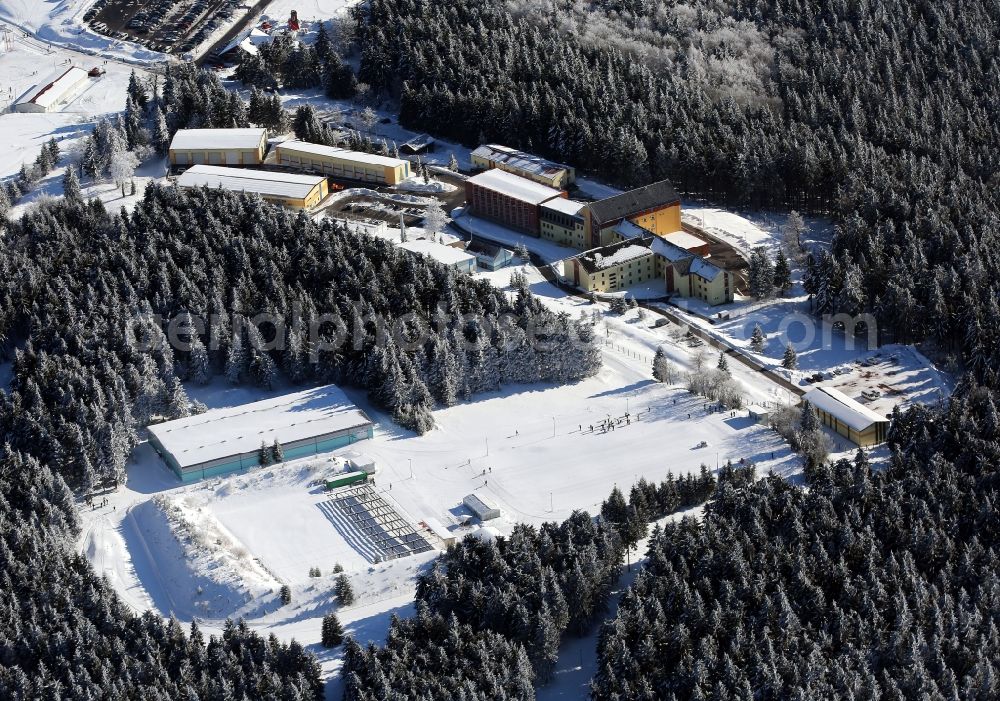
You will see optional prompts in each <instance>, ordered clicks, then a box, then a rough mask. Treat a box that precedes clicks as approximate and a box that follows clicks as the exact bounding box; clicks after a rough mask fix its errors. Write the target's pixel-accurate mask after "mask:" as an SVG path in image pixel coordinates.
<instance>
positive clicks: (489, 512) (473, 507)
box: [462, 494, 500, 521]
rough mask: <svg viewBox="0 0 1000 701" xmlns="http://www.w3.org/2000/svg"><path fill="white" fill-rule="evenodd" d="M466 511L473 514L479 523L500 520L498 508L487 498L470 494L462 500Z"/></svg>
mask: <svg viewBox="0 0 1000 701" xmlns="http://www.w3.org/2000/svg"><path fill="white" fill-rule="evenodd" d="M462 503H463V504H465V506H466V507H468V509H469V510H470V511H471V512H472V513H473V514H475V516H476V518H478V519H479V520H480V521H489V520H491V519H494V518H500V507H499V506H497V505H496V504H494V503H493V501H492V500H491V499H490V498H489V497H487V496H480V495H478V494H470V495H468V496H467V497H465V499H463V500H462Z"/></svg>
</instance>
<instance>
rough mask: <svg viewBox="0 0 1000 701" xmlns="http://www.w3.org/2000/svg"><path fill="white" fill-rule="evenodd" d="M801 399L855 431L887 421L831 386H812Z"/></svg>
mask: <svg viewBox="0 0 1000 701" xmlns="http://www.w3.org/2000/svg"><path fill="white" fill-rule="evenodd" d="M802 400H803V401H806V402H809V403H810V404H812V405H813V406H814V407H816V408H817V409H822V410H823V411H825V412H826V413H827V414H830V415H831V416H834V417H836V418H837V419H839V420H840V421H841V422H842V423H845V424H847V425H848V426H850V427H851V428H853V429H854V430H855V431H864V430H865V429H867V428H868V427H869V426H871V425H872V424H874V423H888V421H889V419H887V418H885V417H884V416H882V415H880V414H876V413H875V412H874V411H872V410H871V409H869V408H868V407H866V406H864V405H863V404H859V403H858V402H856V401H855V400H853V399H851V398H850V397H848V396H847V395H846V394H844V393H843V392H841V391H840V390H838V389H834V388H833V387H814V388H813V389H811V390H809V391H808V392H806V393H805V395H803V397H802Z"/></svg>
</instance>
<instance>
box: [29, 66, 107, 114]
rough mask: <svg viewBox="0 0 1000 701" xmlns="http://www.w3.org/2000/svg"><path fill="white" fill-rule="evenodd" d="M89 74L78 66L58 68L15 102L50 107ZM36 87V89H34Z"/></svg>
mask: <svg viewBox="0 0 1000 701" xmlns="http://www.w3.org/2000/svg"><path fill="white" fill-rule="evenodd" d="M89 77H90V76H89V75H88V74H87V71H85V70H83V69H82V68H80V67H79V66H70V67H69V68H66V69H59V70H57V71H56V72H55V73H53V74H52V75H50V76H49V77H48V78H46V79H45V80H43V81H42V82H40V83H39V84H38V85H36V86H35V87H34V88H32V89H31V90H29V91H28V92H27V93H25V94H24V95H23V96H21V99H19V100H18V101H17V102H16V103H15V104H18V105H23V104H26V103H31V102H33V103H34V104H36V105H39V106H41V107H51V106H52V105H54V104H56V103H57V102H59V100H60V99H62V97H63V95H65V94H66V92H67V91H68V90H71V89H72V88H73V86H75V85H77V84H78V83H79V82H80V81H81V80H85V79H87V78H89ZM36 88H37V89H36Z"/></svg>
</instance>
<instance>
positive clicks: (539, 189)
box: [465, 168, 562, 204]
mask: <svg viewBox="0 0 1000 701" xmlns="http://www.w3.org/2000/svg"><path fill="white" fill-rule="evenodd" d="M465 182H467V183H472V184H473V185H477V186H479V187H483V188H486V189H487V190H493V191H494V192H499V193H500V194H502V195H507V196H508V197H513V198H514V199H518V200H521V201H523V202H528V203H529V204H541V203H542V202H546V201H548V200H551V199H552V198H553V197H561V196H562V192H561V191H560V190H556V189H555V188H551V187H548V186H546V185H542V184H541V183H536V182H535V181H534V180H528V179H527V178H522V177H521V176H520V175H514V174H513V173H508V172H507V171H504V170H500V169H498V168H493V169H491V170H487V171H485V172H483V173H480V174H479V175H473V176H472V177H471V178H469V179H468V180H466V181H465Z"/></svg>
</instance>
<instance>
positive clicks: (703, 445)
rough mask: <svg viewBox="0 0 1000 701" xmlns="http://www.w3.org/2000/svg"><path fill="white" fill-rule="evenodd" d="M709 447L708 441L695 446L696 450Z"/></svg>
mask: <svg viewBox="0 0 1000 701" xmlns="http://www.w3.org/2000/svg"><path fill="white" fill-rule="evenodd" d="M707 447H708V441H702V442H701V443H699V444H698V445H696V446H695V448H707Z"/></svg>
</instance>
